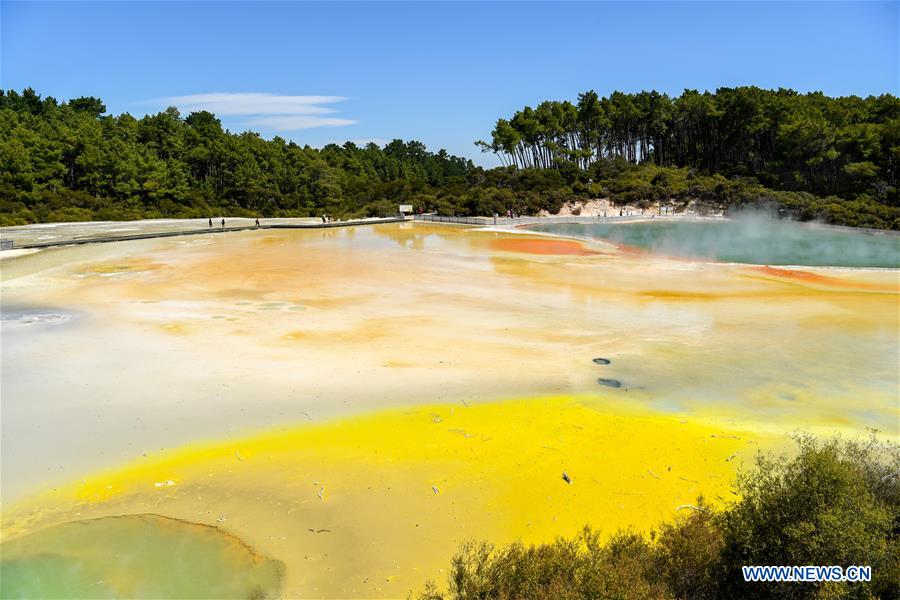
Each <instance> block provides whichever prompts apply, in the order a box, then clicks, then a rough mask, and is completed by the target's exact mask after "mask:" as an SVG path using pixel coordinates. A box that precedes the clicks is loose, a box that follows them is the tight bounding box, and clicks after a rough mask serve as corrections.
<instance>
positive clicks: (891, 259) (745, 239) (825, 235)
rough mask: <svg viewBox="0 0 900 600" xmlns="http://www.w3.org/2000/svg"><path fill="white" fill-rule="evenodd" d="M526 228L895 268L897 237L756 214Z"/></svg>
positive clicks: (701, 255) (766, 260)
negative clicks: (768, 218) (806, 223)
mask: <svg viewBox="0 0 900 600" xmlns="http://www.w3.org/2000/svg"><path fill="white" fill-rule="evenodd" d="M531 229H533V230H535V231H542V232H547V233H555V234H559V235H570V236H576V237H583V238H588V239H595V240H605V241H608V242H612V243H615V244H620V245H624V246H629V247H633V248H641V249H644V250H648V251H650V252H653V253H656V254H664V255H668V256H673V257H685V258H692V259H709V260H716V261H721V262H735V263H747V264H759V265H806V266H815V267H832V266H833V267H880V268H891V269H898V268H900V235H895V234H893V233H889V232H884V233H880V232H879V233H870V232H862V231H852V230H847V229H836V228H826V227H822V226H815V225H800V224H797V223H790V222H785V221H774V220H767V219H763V218H760V217H749V216H748V217H744V218H738V219H735V220H727V221H712V220H703V221H685V220H664V219H660V220H658V221H656V220H651V221H647V220H643V221H639V222H635V223H620V224H607V223H592V224H546V225H544V224H541V225H534V226H533V227H531Z"/></svg>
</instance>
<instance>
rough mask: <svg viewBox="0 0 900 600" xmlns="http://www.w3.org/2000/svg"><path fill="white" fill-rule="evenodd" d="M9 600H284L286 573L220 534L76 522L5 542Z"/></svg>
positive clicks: (166, 524) (184, 525)
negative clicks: (105, 599)
mask: <svg viewBox="0 0 900 600" xmlns="http://www.w3.org/2000/svg"><path fill="white" fill-rule="evenodd" d="M2 548H3V559H2V561H0V596H2V597H3V598H123V597H128V598H217V599H221V598H242V599H251V598H253V599H258V600H262V599H263V598H276V597H279V589H280V587H281V579H282V573H283V566H282V565H281V563H279V562H278V561H273V560H270V559H267V558H264V557H261V556H259V555H257V554H255V553H254V552H253V550H252V549H251V548H250V547H248V546H246V545H245V544H243V543H242V542H240V540H238V539H237V538H235V537H233V536H230V535H228V534H226V533H223V532H221V531H219V530H218V529H216V528H215V527H209V526H205V525H197V524H194V523H188V522H185V521H179V520H176V519H168V518H165V517H161V516H158V515H132V516H127V517H106V518H100V519H90V520H87V521H75V522H69V523H63V524H61V525H56V526H53V527H50V528H47V529H44V530H41V531H38V532H37V533H33V534H29V535H26V536H23V537H20V538H17V539H14V540H11V541H8V542H4V544H3V546H2Z"/></svg>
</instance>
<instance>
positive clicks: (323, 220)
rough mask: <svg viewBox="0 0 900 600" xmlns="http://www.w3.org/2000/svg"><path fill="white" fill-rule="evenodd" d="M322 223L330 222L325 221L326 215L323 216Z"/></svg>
mask: <svg viewBox="0 0 900 600" xmlns="http://www.w3.org/2000/svg"><path fill="white" fill-rule="evenodd" d="M322 222H323V223H327V222H328V221H326V220H325V215H322Z"/></svg>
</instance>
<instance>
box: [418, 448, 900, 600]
mask: <svg viewBox="0 0 900 600" xmlns="http://www.w3.org/2000/svg"><path fill="white" fill-rule="evenodd" d="M796 441H797V444H798V452H797V454H796V455H795V456H793V457H791V458H787V457H772V456H765V455H760V456H759V457H758V459H757V463H756V466H755V467H754V468H753V469H752V470H750V471H748V472H746V473H743V474H741V475H740V476H739V477H738V479H737V481H736V487H737V490H738V491H739V493H740V500H738V501H737V502H736V503H734V504H733V505H731V506H728V507H726V508H724V509H721V510H715V509H713V508H711V507H710V506H709V505H707V504H706V503H705V502H704V501H703V499H702V498H701V499H699V501H698V504H697V507H696V508H697V510H695V511H692V512H691V514H689V515H687V516H682V517H679V518H678V519H677V520H676V521H674V522H672V523H665V524H663V525H661V526H660V527H659V529H658V530H657V531H653V532H651V533H650V536H649V539H648V538H647V537H645V536H642V535H638V534H635V533H631V532H619V533H617V534H615V535H613V536H612V537H610V538H609V539H608V540H606V541H603V540H602V539H601V536H600V535H599V534H598V533H597V532H596V531H593V530H592V529H590V528H589V527H587V528H585V529H584V530H583V531H582V532H581V533H580V534H579V535H577V536H575V537H574V538H572V539H564V538H559V539H557V540H556V541H555V542H553V543H551V544H541V545H534V546H526V545H524V544H522V543H519V542H517V543H514V544H511V545H508V546H504V547H500V548H496V547H494V546H492V545H490V544H488V543H485V542H481V543H475V542H469V543H467V544H464V545H463V546H462V547H461V548H460V550H459V552H458V553H457V555H456V556H455V557H453V561H452V566H451V569H450V575H449V580H448V582H447V587H448V590H447V592H443V591H440V590H439V589H438V588H437V586H435V585H434V584H433V583H429V584H427V585H426V588H425V590H424V591H422V592H420V593H419V594H410V598H411V599H415V600H513V599H525V598H528V599H537V600H550V599H559V600H576V599H579V600H580V599H589V598H590V599H617V600H656V599H663V598H673V599H685V600H706V599H714V598H784V599H807V598H808V599H829V600H830V599H833V598H835V599H836V598H848V599H855V598H860V599H862V598H879V599H882V600H893V599H897V598H900V474H898V473H900V448H898V446H897V445H896V444H893V443H884V442H880V441H879V440H877V439H876V438H875V436H874V435H873V436H872V437H871V438H870V439H868V440H867V441H865V442H856V441H842V440H839V439H826V440H817V439H814V438H812V437H809V436H799V437H797V438H796ZM781 564H784V565H798V566H803V565H840V566H842V567H847V566H851V565H870V566H871V567H872V581H871V582H864V583H745V582H744V580H743V575H742V571H741V567H742V566H744V565H781Z"/></svg>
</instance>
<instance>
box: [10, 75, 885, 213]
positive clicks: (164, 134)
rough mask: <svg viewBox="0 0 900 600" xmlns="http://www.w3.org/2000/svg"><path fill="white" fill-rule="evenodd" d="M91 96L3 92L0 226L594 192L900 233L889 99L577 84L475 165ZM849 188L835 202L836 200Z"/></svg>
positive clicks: (502, 127)
mask: <svg viewBox="0 0 900 600" xmlns="http://www.w3.org/2000/svg"><path fill="white" fill-rule="evenodd" d="M105 113H106V106H105V105H104V104H103V102H102V101H101V100H100V99H99V98H93V97H83V98H75V99H73V100H70V101H69V102H63V103H60V102H57V101H56V100H55V99H54V98H43V99H42V98H41V97H40V96H39V95H38V94H37V93H35V92H34V90H32V89H30V88H29V89H26V90H24V91H22V92H21V93H18V92H16V91H12V90H10V91H5V92H4V91H3V90H0V225H4V226H7V225H16V224H25V223H34V222H40V221H47V220H49V219H79V220H82V219H103V220H118V219H140V218H157V217H177V218H188V217H207V216H209V215H211V214H229V215H234V216H265V217H276V216H277V217H305V216H318V215H321V214H323V213H326V214H329V215H332V216H334V217H338V218H346V217H351V216H376V215H387V214H393V213H394V211H395V210H396V205H397V204H412V205H413V207H414V208H415V209H416V210H417V211H418V210H422V211H426V212H431V211H433V212H437V213H438V214H441V215H484V216H490V215H492V214H493V213H495V212H496V213H499V214H505V213H506V211H507V210H513V211H515V212H516V213H520V214H536V213H538V212H540V211H542V210H546V211H548V212H550V213H555V212H557V211H558V210H559V208H560V207H561V206H562V205H563V203H565V202H571V201H575V200H586V199H590V198H598V197H599V198H602V197H608V198H610V199H611V200H613V201H614V202H617V203H631V204H635V205H638V206H642V207H646V206H649V205H650V204H652V203H654V202H658V201H665V202H668V201H672V202H675V203H678V204H681V205H685V204H687V203H689V202H694V203H697V202H699V203H700V208H701V210H705V209H711V210H712V209H714V210H722V209H725V210H733V209H743V208H748V207H753V208H766V209H770V210H776V211H780V212H781V214H782V216H786V217H793V218H797V219H802V220H811V219H816V220H821V221H825V222H829V223H834V224H843V225H853V226H860V227H875V228H895V229H898V228H900V199H898V195H897V176H898V169H900V105H898V101H897V99H896V98H894V97H893V96H890V95H885V96H879V97H878V98H866V99H860V98H853V97H851V98H827V97H825V96H823V95H821V94H806V95H799V94H796V93H795V92H792V91H790V90H778V91H767V90H760V89H758V88H736V89H721V90H718V91H717V92H716V93H715V94H708V93H705V94H700V93H698V92H690V91H688V92H685V93H684V94H683V95H682V96H680V97H679V98H676V99H670V98H668V97H667V96H665V95H663V94H658V93H656V92H642V93H640V94H622V93H619V92H616V93H613V94H612V95H610V96H609V97H608V98H600V97H599V96H598V95H597V94H595V93H593V92H588V93H586V94H582V95H581V96H580V97H579V101H578V103H577V105H573V104H571V103H567V102H543V103H541V104H540V105H539V106H538V107H537V108H536V109H531V108H526V109H524V110H522V111H520V112H518V113H516V115H514V116H513V118H511V119H509V120H505V119H500V120H499V121H498V122H497V127H496V128H495V130H494V132H493V138H492V142H491V143H490V144H488V143H485V142H479V143H478V144H479V146H480V147H481V148H482V149H483V150H486V151H495V152H497V153H498V154H499V155H500V156H501V158H502V159H503V160H504V161H505V162H506V163H508V165H507V166H505V167H499V168H495V169H489V170H485V169H482V168H480V167H476V166H474V165H473V164H472V162H471V161H469V160H466V159H464V158H460V157H457V156H451V155H449V154H447V152H445V151H444V150H440V151H438V152H437V153H434V152H429V151H428V150H426V148H425V146H424V145H423V144H421V143H420V142H415V141H412V142H403V141H401V140H394V141H392V142H390V143H389V144H387V145H385V146H384V147H379V146H377V145H375V144H368V145H366V146H365V147H359V146H356V145H354V144H352V143H349V142H348V143H346V144H344V145H343V146H338V145H336V144H330V145H328V146H325V147H324V148H321V149H315V148H311V147H309V146H299V145H298V144H295V143H293V142H287V141H285V140H284V139H282V138H280V137H275V138H273V139H272V140H265V139H263V138H261V137H260V136H259V135H258V134H256V133H252V132H244V133H240V134H232V133H230V132H228V131H226V130H224V129H223V128H222V124H221V121H219V119H218V118H216V116H215V115H213V114H212V113H209V112H206V111H198V112H194V113H191V114H189V115H187V116H182V115H181V114H179V112H178V110H177V109H175V108H168V109H166V110H165V111H163V112H160V113H158V114H155V115H147V116H145V117H143V118H141V119H135V118H134V117H132V116H131V115H129V114H127V113H125V114H121V115H118V116H110V115H106V114H105ZM847 198H849V200H848V199H847Z"/></svg>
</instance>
